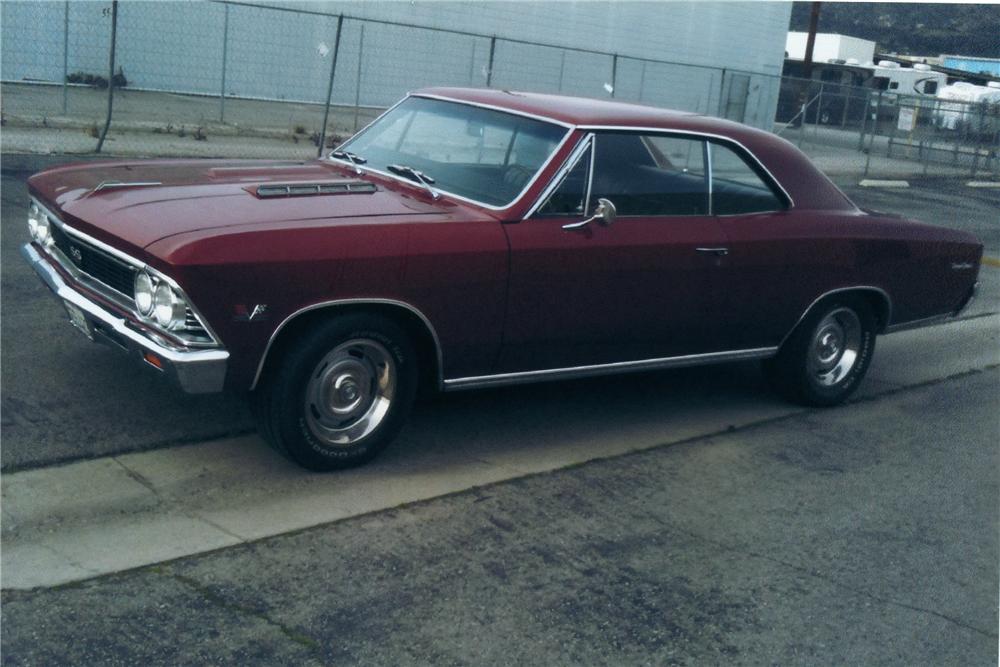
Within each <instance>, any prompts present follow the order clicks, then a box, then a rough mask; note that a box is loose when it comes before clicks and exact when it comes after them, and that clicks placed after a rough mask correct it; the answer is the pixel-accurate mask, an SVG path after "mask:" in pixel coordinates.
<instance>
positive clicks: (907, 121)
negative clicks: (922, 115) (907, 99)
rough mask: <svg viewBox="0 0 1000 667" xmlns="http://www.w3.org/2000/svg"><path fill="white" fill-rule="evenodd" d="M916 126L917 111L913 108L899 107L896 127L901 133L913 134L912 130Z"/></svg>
mask: <svg viewBox="0 0 1000 667" xmlns="http://www.w3.org/2000/svg"><path fill="white" fill-rule="evenodd" d="M916 125H917V110H916V109H914V108H913V107H900V108H899V122H898V123H896V127H898V128H899V129H901V130H902V131H903V132H913V128H914V127H916Z"/></svg>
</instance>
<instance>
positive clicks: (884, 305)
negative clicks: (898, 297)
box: [796, 287, 892, 333]
mask: <svg viewBox="0 0 1000 667" xmlns="http://www.w3.org/2000/svg"><path fill="white" fill-rule="evenodd" d="M844 296H857V297H859V298H861V299H864V301H865V302H866V303H867V304H868V305H869V307H871V309H872V314H874V315H875V332H876V333H883V332H885V329H886V327H887V326H889V318H890V317H891V316H892V304H891V303H890V301H889V295H888V294H886V293H885V292H884V291H882V290H881V289H878V288H876V287H852V288H848V289H841V290H835V291H833V292H828V293H827V294H824V295H823V296H822V297H820V298H819V299H816V301H815V302H813V304H812V305H811V306H809V308H808V309H807V310H806V312H805V313H803V314H802V317H801V318H800V319H799V322H802V321H803V320H804V319H806V317H808V316H809V313H811V312H812V311H813V310H814V309H816V308H817V307H818V306H820V305H822V304H824V303H827V302H828V301H830V300H831V299H836V298H838V297H844ZM796 326H797V325H796Z"/></svg>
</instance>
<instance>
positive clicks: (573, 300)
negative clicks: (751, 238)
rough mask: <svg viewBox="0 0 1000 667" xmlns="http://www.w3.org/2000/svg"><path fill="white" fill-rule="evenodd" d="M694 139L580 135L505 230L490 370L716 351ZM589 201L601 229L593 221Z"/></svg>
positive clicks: (706, 227)
mask: <svg viewBox="0 0 1000 667" xmlns="http://www.w3.org/2000/svg"><path fill="white" fill-rule="evenodd" d="M705 151H706V144H705V142H704V141H702V140H700V139H699V138H697V137H686V136H671V135H669V134H657V133H649V132H646V133H643V132H598V133H595V134H592V135H589V136H588V137H586V138H585V139H584V140H583V142H582V143H581V144H580V146H579V147H578V149H577V150H576V151H575V153H574V154H573V155H572V156H571V158H570V161H569V162H568V163H567V165H566V167H565V168H564V169H563V170H562V172H561V173H562V177H561V178H562V180H558V179H559V177H557V182H554V183H553V185H552V187H550V188H549V191H548V192H546V193H545V194H543V196H542V198H541V200H540V202H539V206H538V207H537V209H536V210H534V211H533V212H531V213H529V215H528V216H527V218H526V219H524V220H521V221H519V222H516V223H512V224H507V225H505V226H504V229H505V231H506V233H507V237H508V240H509V243H510V274H509V275H510V277H509V288H508V297H507V308H506V318H505V325H504V340H503V344H502V346H501V354H500V359H499V362H498V365H497V371H498V372H499V373H514V372H526V371H534V370H543V369H557V368H572V367H579V366H589V365H599V364H612V363H620V362H630V361H639V360H647V359H655V358H663V357H673V356H680V355H692V354H701V353H706V352H712V351H716V350H717V349H718V347H717V346H718V344H719V341H720V340H721V336H720V332H719V327H720V326H721V323H722V322H723V321H724V318H723V315H724V314H723V313H721V312H720V302H719V299H718V294H717V292H716V290H715V281H714V274H715V272H716V271H717V270H718V268H719V267H720V265H721V264H722V263H723V262H725V260H726V258H725V256H724V253H725V237H724V234H723V232H722V229H721V227H720V225H719V223H718V221H717V220H716V219H714V218H713V217H712V216H710V215H709V211H708V206H709V201H708V178H707V170H706V168H705V166H706V152H705ZM599 199H607V200H609V201H610V202H612V204H613V205H614V206H615V207H616V209H617V217H616V219H615V220H614V222H612V223H611V224H603V223H602V221H600V220H592V221H591V222H589V223H586V224H582V225H581V224H579V223H581V222H582V221H584V220H587V219H588V217H589V216H592V215H593V213H594V212H595V209H596V208H597V206H598V200H599Z"/></svg>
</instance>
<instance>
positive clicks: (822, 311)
mask: <svg viewBox="0 0 1000 667" xmlns="http://www.w3.org/2000/svg"><path fill="white" fill-rule="evenodd" d="M874 352H875V316H874V315H873V313H872V310H871V307H870V306H869V305H868V304H867V302H865V301H864V300H862V299H860V298H857V297H842V298H838V299H834V300H831V301H829V302H828V303H826V304H825V305H824V304H821V305H820V306H819V307H817V308H816V309H814V310H813V311H812V312H811V313H810V314H809V315H808V316H807V317H806V318H805V319H804V320H803V321H802V322H800V323H799V325H798V327H796V329H795V331H793V332H792V335H791V336H790V337H789V338H788V340H787V341H785V343H784V345H782V346H781V349H780V350H778V354H777V356H776V357H774V358H773V359H769V360H767V362H765V364H764V369H765V372H766V374H767V376H768V379H769V380H770V381H771V384H772V385H773V386H774V387H775V389H777V390H778V392H779V393H781V394H783V395H784V396H786V397H787V398H789V399H791V400H793V401H795V402H797V403H803V404H805V405H816V406H829V405H837V404H838V403H842V402H843V401H845V400H846V399H847V397H848V396H850V395H851V394H852V393H853V392H854V390H855V389H857V387H858V384H859V383H860V382H861V379H862V378H863V377H864V376H865V373H866V372H867V371H868V366H869V364H870V363H871V359H872V354H874Z"/></svg>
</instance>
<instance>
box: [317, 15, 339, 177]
mask: <svg viewBox="0 0 1000 667" xmlns="http://www.w3.org/2000/svg"><path fill="white" fill-rule="evenodd" d="M343 27H344V15H343V14H341V15H340V16H338V17H337V36H336V37H335V38H334V42H333V60H332V61H330V85H328V86H327V88H326V107H325V108H324V109H323V127H321V128H320V130H319V146H318V147H317V148H316V157H323V148H324V147H325V146H326V123H327V121H328V120H329V118H330V100H331V99H332V98H333V76H334V75H335V74H336V73H337V53H338V52H339V51H340V29H341V28H343Z"/></svg>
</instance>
